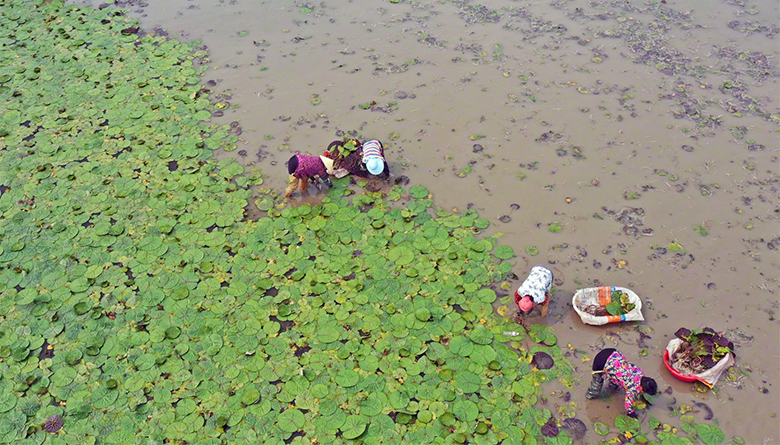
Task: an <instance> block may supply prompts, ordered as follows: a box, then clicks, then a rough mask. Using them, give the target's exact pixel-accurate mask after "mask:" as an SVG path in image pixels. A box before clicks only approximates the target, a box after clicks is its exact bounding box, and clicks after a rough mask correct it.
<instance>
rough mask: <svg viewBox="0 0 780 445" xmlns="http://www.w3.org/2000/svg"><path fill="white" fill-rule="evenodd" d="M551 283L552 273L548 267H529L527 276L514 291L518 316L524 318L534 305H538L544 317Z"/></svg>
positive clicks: (548, 301)
mask: <svg viewBox="0 0 780 445" xmlns="http://www.w3.org/2000/svg"><path fill="white" fill-rule="evenodd" d="M552 283H553V274H552V272H551V271H550V269H548V268H546V267H544V266H534V267H533V268H531V272H530V273H529V274H528V278H526V279H525V281H523V284H521V285H520V287H519V288H517V291H515V304H516V305H517V312H518V316H520V317H521V318H524V317H525V316H526V315H528V313H530V312H531V310H533V308H534V307H536V306H540V310H541V312H542V317H546V316H547V309H548V306H549V304H550V295H551V294H550V289H551V288H552Z"/></svg>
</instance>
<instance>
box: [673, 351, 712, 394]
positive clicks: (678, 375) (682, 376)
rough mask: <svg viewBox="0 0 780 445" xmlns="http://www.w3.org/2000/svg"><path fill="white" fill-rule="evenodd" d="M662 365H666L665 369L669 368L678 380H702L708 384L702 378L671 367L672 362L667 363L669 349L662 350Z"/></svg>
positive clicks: (690, 381) (691, 381) (689, 381)
mask: <svg viewBox="0 0 780 445" xmlns="http://www.w3.org/2000/svg"><path fill="white" fill-rule="evenodd" d="M664 365H666V369H668V370H669V372H670V373H671V374H672V375H673V376H675V377H676V378H677V379H678V380H682V381H683V382H688V383H693V382H699V381H700V382H702V383H705V384H707V385H708V386H709V383H707V382H704V381H703V380H702V379H700V378H698V377H696V376H692V375H689V374H681V373H680V372H679V371H677V370H676V369H674V368H672V364H671V363H669V351H664Z"/></svg>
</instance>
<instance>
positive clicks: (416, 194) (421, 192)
mask: <svg viewBox="0 0 780 445" xmlns="http://www.w3.org/2000/svg"><path fill="white" fill-rule="evenodd" d="M428 194H429V192H428V189H427V188H425V187H423V186H421V185H415V186H412V188H410V189H409V196H411V197H412V198H416V199H421V198H426V197H428Z"/></svg>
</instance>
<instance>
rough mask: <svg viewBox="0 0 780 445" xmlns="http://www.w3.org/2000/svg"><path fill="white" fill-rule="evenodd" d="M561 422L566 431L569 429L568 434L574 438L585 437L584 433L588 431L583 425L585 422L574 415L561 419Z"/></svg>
mask: <svg viewBox="0 0 780 445" xmlns="http://www.w3.org/2000/svg"><path fill="white" fill-rule="evenodd" d="M561 424H562V425H563V427H564V428H565V429H566V430H567V431H569V434H571V436H572V437H573V438H574V440H580V439H582V438H583V437H585V433H586V432H587V431H588V427H587V426H586V425H585V423H584V422H583V421H582V420H580V419H577V418H575V417H569V418H567V419H563V421H562V422H561Z"/></svg>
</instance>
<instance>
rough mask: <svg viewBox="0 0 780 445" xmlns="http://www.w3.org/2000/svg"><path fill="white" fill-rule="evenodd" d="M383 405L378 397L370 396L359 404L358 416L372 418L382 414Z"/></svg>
mask: <svg viewBox="0 0 780 445" xmlns="http://www.w3.org/2000/svg"><path fill="white" fill-rule="evenodd" d="M382 408H384V403H383V402H382V400H381V399H380V398H379V397H378V396H374V395H370V396H368V397H366V398H365V399H364V400H363V401H362V402H361V403H360V414H363V415H365V416H369V417H373V416H376V415H378V414H380V413H381V412H382Z"/></svg>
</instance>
